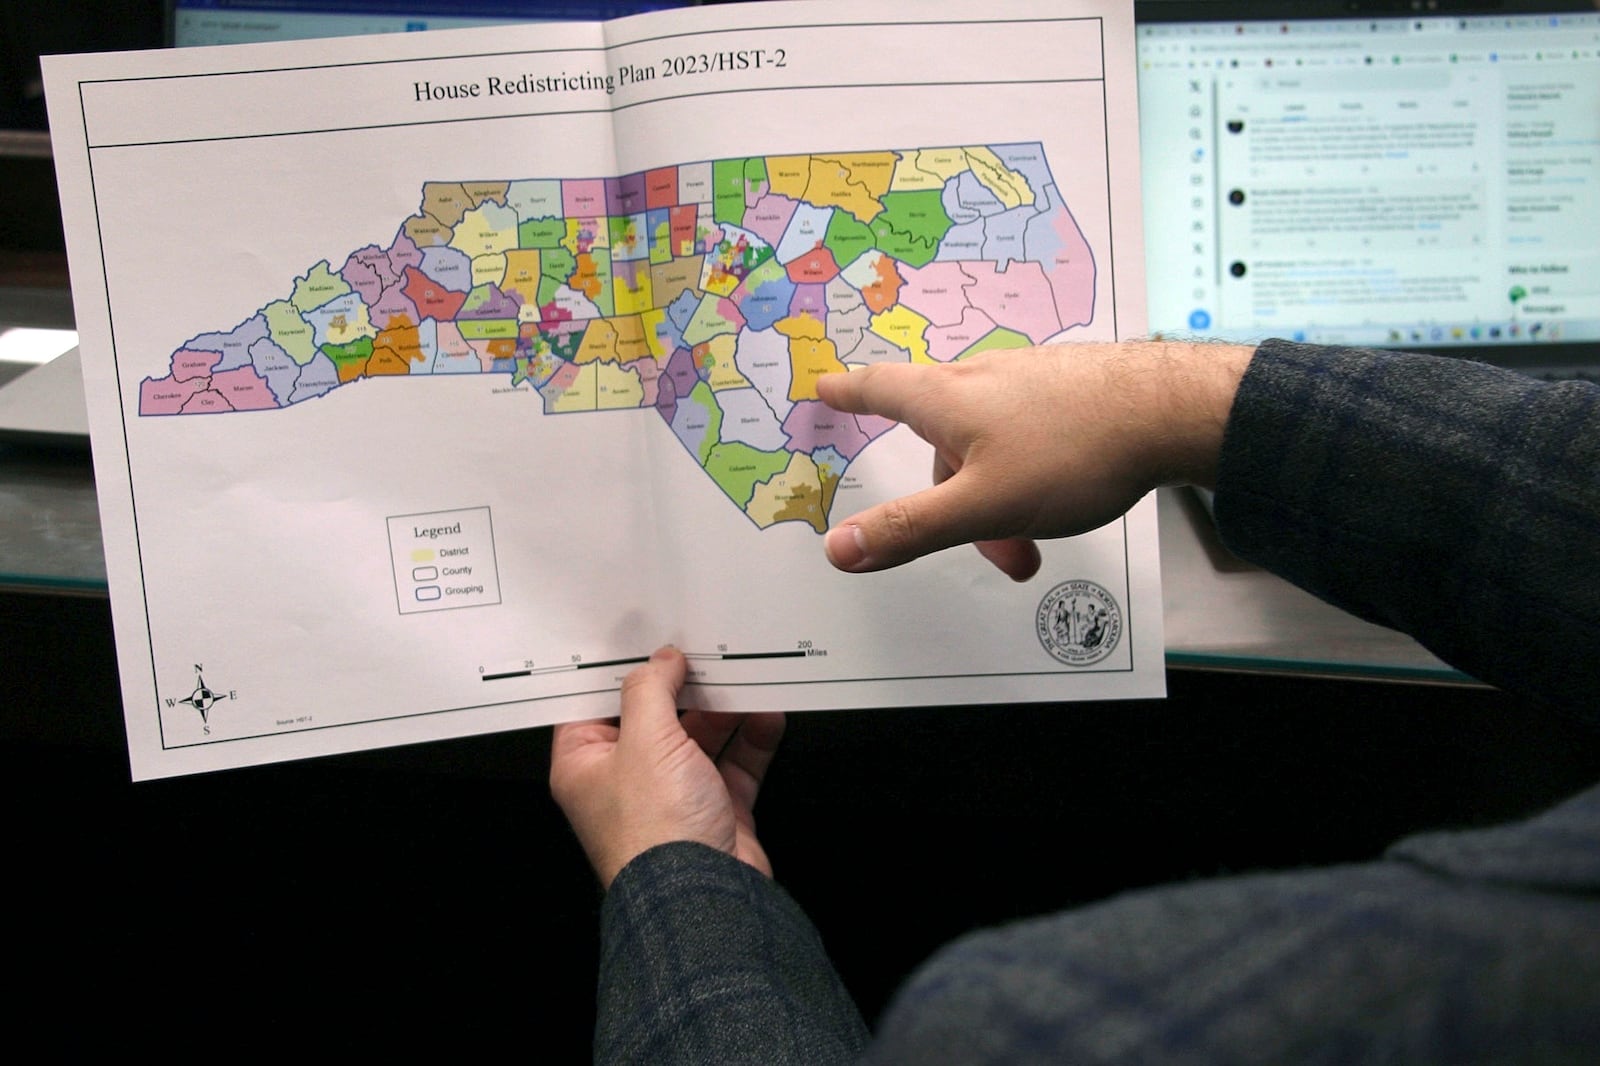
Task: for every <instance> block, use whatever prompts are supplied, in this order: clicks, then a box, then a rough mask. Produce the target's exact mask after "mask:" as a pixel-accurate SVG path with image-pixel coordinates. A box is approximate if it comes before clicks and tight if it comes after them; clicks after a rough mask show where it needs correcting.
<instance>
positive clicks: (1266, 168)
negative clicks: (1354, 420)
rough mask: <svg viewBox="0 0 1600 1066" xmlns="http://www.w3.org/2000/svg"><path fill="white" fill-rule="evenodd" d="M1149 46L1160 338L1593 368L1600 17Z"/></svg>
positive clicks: (1147, 193) (1239, 36) (1152, 225)
mask: <svg viewBox="0 0 1600 1066" xmlns="http://www.w3.org/2000/svg"><path fill="white" fill-rule="evenodd" d="M1138 33H1139V65H1140V72H1139V77H1140V99H1141V104H1140V140H1141V153H1142V159H1143V163H1142V166H1143V169H1144V185H1145V188H1144V197H1145V205H1146V207H1145V241H1146V252H1147V264H1146V265H1147V270H1148V276H1149V288H1150V293H1149V296H1150V301H1149V313H1150V324H1151V328H1152V330H1154V331H1158V332H1163V333H1170V334H1198V335H1203V336H1207V337H1216V338H1223V339H1230V340H1240V341H1253V340H1259V339H1261V338H1263V337H1267V336H1277V337H1287V338H1290V339H1300V340H1307V341H1312V342H1317V343H1345V344H1357V345H1374V346H1386V347H1421V348H1429V349H1437V350H1443V349H1447V348H1451V347H1453V346H1457V347H1459V346H1472V347H1479V348H1486V349H1487V350H1488V351H1489V352H1490V354H1489V355H1487V356H1485V357H1488V358H1493V351H1494V350H1495V349H1496V347H1497V346H1502V347H1504V349H1505V350H1506V351H1507V352H1508V353H1509V352H1510V350H1511V349H1512V348H1514V347H1516V348H1526V347H1528V346H1539V345H1561V344H1572V343H1574V342H1576V343H1577V344H1579V345H1583V346H1585V347H1584V348H1583V349H1582V350H1583V351H1584V352H1585V353H1586V354H1585V355H1583V356H1581V357H1583V358H1590V359H1593V358H1595V355H1594V353H1595V351H1596V348H1595V346H1594V344H1595V342H1600V13H1597V12H1594V11H1592V10H1591V11H1589V12H1581V13H1556V14H1539V15H1534V14H1516V15H1507V14H1498V15H1485V16H1479V15H1436V16H1425V17H1389V18H1340V19H1295V20H1292V21H1272V22H1266V21H1251V22H1216V21H1207V22H1172V23H1149V22H1146V23H1144V24H1142V25H1141V26H1140V28H1139V31H1138ZM1475 354H1476V353H1475ZM1540 359H1541V357H1540V356H1539V355H1538V354H1532V355H1528V354H1523V355H1521V356H1519V358H1518V359H1513V360H1510V361H1512V362H1519V361H1520V362H1522V363H1524V364H1528V363H1530V362H1531V363H1537V362H1539V361H1540Z"/></svg>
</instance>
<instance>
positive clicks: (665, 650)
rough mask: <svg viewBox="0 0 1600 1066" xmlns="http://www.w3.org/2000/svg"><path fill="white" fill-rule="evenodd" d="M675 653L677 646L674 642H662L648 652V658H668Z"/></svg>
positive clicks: (676, 652)
mask: <svg viewBox="0 0 1600 1066" xmlns="http://www.w3.org/2000/svg"><path fill="white" fill-rule="evenodd" d="M676 654H678V646H677V645H676V644H663V645H661V647H659V648H657V649H656V650H655V651H653V652H651V653H650V658H652V659H655V660H657V661H660V660H662V659H670V658H672V657H673V656H674V655H676Z"/></svg>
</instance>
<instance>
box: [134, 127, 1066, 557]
mask: <svg viewBox="0 0 1600 1066" xmlns="http://www.w3.org/2000/svg"><path fill="white" fill-rule="evenodd" d="M1094 270H1095V267H1094V259H1093V256H1092V254H1091V253H1090V250H1089V247H1088V244H1087V243H1086V242H1085V240H1084V238H1083V234H1082V233H1081V232H1080V231H1079V230H1078V227H1077V224H1076V223H1075V222H1074V221H1073V219H1072V216H1071V214H1070V212H1069V211H1068V210H1067V207H1066V205H1065V204H1063V203H1062V202H1061V199H1060V194H1059V192H1058V191H1057V187H1056V183H1055V180H1054V179H1053V177H1052V176H1051V173H1050V169H1049V166H1048V164H1047V163H1046V161H1045V158H1044V150H1043V147H1042V146H1041V145H1039V144H1023V145H997V146H973V147H957V148H923V149H909V150H904V149H902V150H897V151H881V152H832V153H818V154H812V155H786V156H770V157H760V156H756V157H749V158H735V159H721V160H716V161H713V162H703V163H690V164H685V165H681V166H667V167H660V168H657V169H653V170H650V171H646V172H643V173H636V174H629V175H624V176H622V177H618V178H576V179H572V178H569V179H519V180H514V181H471V182H430V183H428V184H427V185H425V186H423V189H422V198H421V206H420V207H419V209H418V211H417V214H415V215H413V216H412V217H411V218H409V219H407V220H406V221H405V222H404V223H403V224H402V225H401V226H400V228H399V230H398V232H397V233H396V234H395V236H394V239H393V241H391V242H390V243H389V244H388V245H387V246H386V247H379V246H377V245H370V246H368V247H366V248H362V249H359V250H357V251H354V252H352V253H351V254H350V256H349V258H348V259H346V260H345V261H344V262H343V263H342V264H341V265H340V266H338V267H337V268H335V267H333V266H332V265H330V264H329V263H328V262H326V261H324V262H320V263H317V264H316V265H315V266H312V267H311V268H310V269H309V270H308V271H307V272H306V273H305V274H304V275H302V276H300V277H299V278H296V279H295V281H294V284H293V288H292V290H291V291H288V292H286V293H285V294H284V295H283V298H281V299H276V300H273V301H272V302H270V303H267V304H265V305H264V306H263V307H262V308H261V310H260V311H259V312H257V313H256V314H255V315H254V316H252V317H251V318H249V319H248V320H246V321H245V322H243V323H241V324H239V325H238V326H235V327H234V328H233V329H231V330H228V331H226V332H216V333H203V334H201V335H199V336H196V337H194V338H192V339H191V340H189V341H188V342H187V343H186V344H185V345H184V346H183V347H182V348H180V349H179V350H178V351H176V352H174V353H173V355H172V359H171V369H170V373H168V374H166V375H165V376H163V377H159V378H147V379H146V380H145V381H144V382H143V384H142V386H141V388H140V394H139V413H140V414H141V415H176V414H184V415H193V414H220V413H225V412H236V411H262V410H269V409H273V408H279V407H287V406H289V405H291V404H297V403H304V402H306V401H309V400H314V399H317V398H318V397H321V396H324V395H326V394H327V393H329V392H330V391H332V390H334V389H336V388H339V387H340V386H344V385H349V384H351V383H353V382H357V381H359V380H360V379H362V378H367V377H375V376H378V375H408V376H413V377H415V376H425V375H430V374H504V375H507V376H509V378H510V380H511V382H512V384H520V383H522V382H528V383H529V384H531V385H532V386H534V387H535V388H536V389H537V390H538V391H539V394H540V396H541V397H542V398H543V400H544V411H545V413H546V414H575V413H581V412H590V411H601V410H615V409H619V408H654V409H655V410H656V411H657V412H658V413H659V414H660V416H661V418H662V419H664V420H665V421H666V422H667V423H668V424H669V425H670V426H671V427H672V432H673V434H674V435H675V436H676V437H677V438H678V440H679V442H681V443H682V444H683V446H684V448H685V449H686V450H687V451H688V452H689V454H690V455H692V456H693V457H694V459H695V462H696V463H698V464H699V466H700V467H701V469H702V470H704V471H705V473H706V475H707V476H708V477H710V478H711V479H712V480H713V481H715V482H716V484H717V486H718V487H719V488H720V489H721V490H722V491H723V492H724V493H726V494H727V496H728V498H729V499H730V500H732V501H733V502H734V503H735V504H736V505H737V506H738V507H739V508H740V509H741V510H742V511H743V512H744V513H745V515H747V516H748V517H749V518H750V519H751V521H753V522H755V524H756V525H757V526H759V527H762V528H765V527H767V526H769V525H772V524H774V523H776V522H785V521H798V522H804V523H806V524H808V525H810V526H812V527H813V528H814V529H815V530H816V531H817V532H818V533H823V532H826V531H827V528H828V517H829V512H830V509H831V507H832V504H833V499H834V492H835V489H836V488H837V487H838V485H839V481H840V479H841V478H842V477H843V476H844V472H845V470H846V468H847V467H848V466H849V465H850V463H851V461H852V460H854V459H855V458H856V456H857V455H859V454H860V453H861V450H862V449H863V448H865V447H866V446H867V445H868V444H869V443H870V442H871V441H872V440H873V439H874V438H875V437H877V436H879V435H881V434H883V433H885V432H887V431H888V430H889V429H890V428H892V426H893V423H890V422H888V421H886V420H884V419H881V418H875V417H871V416H860V417H858V416H855V415H849V414H840V413H838V412H836V411H833V410H832V409H831V408H829V407H827V406H826V405H824V404H823V403H821V402H820V401H819V400H818V399H817V393H816V386H815V382H816V379H817V377H818V376H820V375H822V374H831V373H840V372H843V371H845V370H846V369H847V367H848V366H852V365H853V366H862V365H866V364H868V363H877V362H886V361H900V362H913V363H944V362H950V361H951V360H955V359H960V358H963V357H965V356H968V355H972V354H974V353H976V352H981V351H985V350H988V349H992V348H1018V347H1022V346H1025V345H1029V344H1038V343H1042V342H1043V341H1045V340H1047V339H1049V338H1051V337H1053V336H1055V335H1057V334H1059V333H1061V332H1062V331H1063V330H1065V329H1068V328H1070V327H1074V326H1085V325H1088V324H1089V323H1090V322H1091V321H1092V320H1093V318H1094Z"/></svg>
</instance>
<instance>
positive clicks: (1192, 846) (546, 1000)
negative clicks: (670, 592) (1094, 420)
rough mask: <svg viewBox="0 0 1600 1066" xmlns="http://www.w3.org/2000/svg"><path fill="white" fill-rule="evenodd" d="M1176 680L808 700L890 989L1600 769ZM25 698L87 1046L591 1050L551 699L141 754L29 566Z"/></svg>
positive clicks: (10, 649)
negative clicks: (1099, 917)
mask: <svg viewBox="0 0 1600 1066" xmlns="http://www.w3.org/2000/svg"><path fill="white" fill-rule="evenodd" d="M1169 686H1170V693H1171V695H1170V698H1169V699H1167V700H1165V701H1135V702H1121V703H1090V704H1062V705H1042V706H1021V707H986V708H978V709H956V708H926V709H916V710H889V711H870V712H835V713H815V714H808V715H795V716H791V719H790V731H789V735H788V737H787V738H786V740H785V743H784V750H783V751H781V752H780V754H779V757H778V760H777V762H776V764H775V765H774V767H773V770H772V774H771V777H770V779H769V781H768V784H767V788H766V790H765V792H764V794H763V798H762V800H761V803H760V805H759V807H758V819H759V824H760V829H761V834H762V838H763V840H764V842H765V843H766V845H767V847H768V850H769V852H770V853H771V855H772V857H773V861H774V864H775V866H776V868H777V873H778V879H779V880H780V882H781V883H783V884H784V885H785V886H787V887H788V888H789V890H790V891H791V892H793V894H794V895H795V896H796V897H798V898H799V900H800V901H801V903H802V904H803V905H804V906H805V907H806V908H807V910H808V911H809V913H810V914H811V915H812V917H813V918H814V920H815V921H816V923H817V925H818V927H819V929H820V930H821V932H822V935H823V937H824V939H825V941H826V942H827V944H828V946H829V949H830V951H831V952H832V954H833V956H834V958H835V960H836V962H837V964H838V966H839V969H840V971H841V973H842V974H843V976H844V977H845V979H846V981H847V982H848V984H849V985H850V987H851V988H852V990H853V991H854V993H855V994H856V996H857V997H858V999H859V1000H860V1002H861V1005H862V1007H863V1009H864V1010H865V1011H866V1012H867V1013H868V1014H869V1015H875V1014H876V1013H877V1012H878V1011H879V1010H880V1009H881V1007H882V1006H883V1004H884V1001H885V1000H886V998H887V997H888V995H889V994H890V992H891V990H892V989H893V988H894V987H895V985H896V984H898V982H899V981H900V980H901V979H902V978H903V976H904V975H905V974H906V973H907V972H908V971H909V970H910V969H911V968H912V967H914V966H915V965H916V964H917V963H918V962H919V961H920V960H922V959H923V958H925V957H926V955H927V954H928V953H929V952H930V951H931V950H933V949H934V948H935V947H936V946H937V945H938V944H940V943H942V942H944V941H945V940H947V939H949V938H950V937H953V936H956V935H959V934H960V933H962V932H964V931H966V930H969V929H972V928H977V927H980V926H984V925H990V924H994V923H997V922H1004V921H1008V920H1012V919H1015V918H1019V917H1024V916H1027V915H1031V914H1036V913H1041V912H1046V911H1050V910H1054V909H1057V908H1060V907H1064V906H1070V905H1076V904H1082V903H1086V902H1090V901H1093V900H1097V899H1101V898H1104V897H1106V896H1109V895H1113V894H1115V893H1118V892H1123V891H1128V890H1133V889H1137V888H1139V887H1141V886H1146V885H1151V884H1157V883H1162V882H1168V881H1173V880H1182V879H1187V878H1191V877H1203V876H1212V875H1218V874H1226V873H1231V872H1241V871H1249V870H1257V869H1266V868H1284V867H1294V866H1302V865H1307V864H1321V863H1329V862H1341V861H1349V860H1359V859H1365V858H1369V857H1372V856H1375V855H1377V854H1378V853H1379V852H1380V851H1381V849H1382V848H1383V847H1384V846H1385V845H1386V844H1387V843H1388V842H1390V841H1391V840H1393V839H1394V838H1395V837H1397V836H1399V835H1401V834H1404V833H1406V832H1409V831H1412V830H1416V829H1423V828H1436V827H1446V826H1462V825H1474V824H1484V823H1488V822H1492V821H1497V820H1501V819H1506V818H1512V817H1516V816H1519V815H1521V814H1524V813H1528V812H1531V811H1533V810H1535V809H1538V808H1540V807H1542V806H1544V805H1546V804H1548V803H1551V802H1554V801H1555V800H1557V799H1559V798H1561V797H1562V796H1565V795H1567V794H1569V793H1571V792H1574V791H1577V790H1578V789H1580V788H1582V787H1584V786H1586V785H1588V784H1590V783H1592V782H1594V781H1595V780H1600V743H1597V741H1600V737H1597V736H1596V734H1595V733H1594V732H1593V731H1591V730H1589V729H1586V728H1584V727H1580V726H1578V725H1575V724H1572V723H1568V722H1564V721H1561V720H1558V719H1552V718H1549V717H1547V716H1543V715H1540V714H1537V713H1534V712H1531V711H1529V710H1528V709H1527V708H1524V707H1521V706H1519V705H1518V704H1517V703H1516V702H1514V701H1512V700H1510V699H1508V698H1506V697H1504V696H1502V695H1500V694H1498V693H1494V692H1490V691H1487V690H1480V689H1453V688H1427V687H1417V686H1405V685H1386V684H1366V683H1360V682H1354V681H1331V680H1296V679H1290V678H1281V677H1267V676H1245V675H1230V674H1212V673H1199V672H1189V671H1175V672H1172V673H1171V674H1170V675H1169ZM338 697H339V694H338V693H330V694H329V698H330V699H336V698H338ZM0 709H3V714H0V781H3V782H4V789H5V791H4V797H5V810H6V811H7V812H8V813H9V815H10V818H9V822H10V827H9V832H8V833H7V834H6V836H7V838H8V840H7V843H8V846H7V848H6V851H5V859H4V865H5V869H6V871H7V873H8V875H9V881H10V883H11V888H12V892H11V893H10V895H11V898H12V902H11V904H10V906H9V907H8V914H9V915H10V919H9V922H8V925H9V927H10V931H9V932H8V934H7V936H6V951H5V957H6V959H7V963H8V967H7V969H8V971H10V972H11V973H12V974H14V975H21V976H22V978H23V979H22V980H21V982H20V985H21V988H22V989H23V991H22V992H21V993H14V994H13V996H12V1003H11V1006H12V1008H13V1016H14V1017H17V1018H19V1019H27V1020H28V1021H29V1023H30V1025H31V1027H33V1028H35V1029H37V1030H38V1031H41V1032H47V1033H49V1034H51V1039H52V1040H54V1041H56V1042H58V1043H59V1044H60V1045H61V1046H62V1047H63V1048H73V1047H99V1046H104V1045H102V1044H101V1043H100V1042H101V1041H104V1040H107V1039H111V1040H113V1041H116V1042H117V1043H114V1044H113V1045H111V1046H124V1045H125V1046H129V1047H135V1046H137V1047H150V1048H153V1049H159V1050H166V1051H171V1052H189V1053H197V1054H198V1053H208V1052H218V1051H222V1052H224V1053H227V1052H229V1051H233V1050H235V1049H237V1048H241V1047H251V1048H261V1047H272V1048H275V1049H283V1050H289V1051H291V1052H293V1051H304V1052H314V1051H318V1050H321V1051H349V1052H353V1053H359V1054H380V1053H384V1052H396V1053H408V1052H418V1051H420V1050H422V1049H425V1048H437V1049H449V1050H451V1051H452V1052H453V1053H454V1054H457V1055H471V1054H474V1053H480V1052H495V1053H502V1052H504V1051H505V1050H507V1049H516V1050H518V1051H520V1052H525V1053H526V1055H527V1057H528V1058H529V1060H530V1061H533V1062H557V1063H560V1062H582V1061H586V1058H587V1054H588V1036H589V1032H590V1028H591V1026H592V1024H593V989H594V977H595V955H596V943H597V941H596V917H597V913H598V910H597V908H598V902H599V899H598V894H597V892H596V890H595V887H594V884H593V882H592V880H591V877H590V874H589V872H588V868H587V866H586V865H585V862H584V859H583V856H582V853H581V851H580V850H579V848H578V847H577V845H576V843H575V841H574V840H573V838H572V836H571V834H570V832H569V831H568V829H567V828H566V825H565V822H564V820H563V819H562V817H561V815H560V812H559V811H558V810H557V809H556V808H555V805H554V804H553V803H552V802H551V800H550V799H549V795H548V791H547V789H546V786H545V775H546V773H547V771H548V744H549V730H547V729H539V730H528V731H521V732H515V733H507V734H501V735H497V736H490V737H479V738H473V739H468V740H460V741H452V742H447V743H434V744H425V745H418V746H415V747H410V748H400V749H391V750H388V751H379V752H370V753H364V754H360V755H350V756H340V757H335V758H326V759H319V760H312V761H306V762H298V763H290V764H283V765H277V766H266V767H259V768H254V769H246V770H237V771H230V772H226V773H217V774H209V775H202V776H197V777H189V778H179V779H172V780H166V781H156V782H145V783H141V784H137V785H134V784H130V783H129V781H128V772H127V763H126V753H125V749H124V746H123V737H122V723H121V717H120V710H119V696H118V692H117V687H116V669H115V662H114V658H113V651H112V643H111V630H110V613H109V610H108V607H107V604H106V602H105V601H104V600H102V599H95V598H68V599H57V598H52V597H46V596H40V595H33V594H28V595H0Z"/></svg>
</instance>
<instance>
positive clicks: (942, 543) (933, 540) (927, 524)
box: [823, 471, 1003, 574]
mask: <svg viewBox="0 0 1600 1066" xmlns="http://www.w3.org/2000/svg"><path fill="white" fill-rule="evenodd" d="M984 495H985V493H984V489H983V487H982V483H981V482H980V481H979V480H978V479H976V478H975V477H973V476H971V475H970V474H969V472H967V471H961V472H958V473H956V474H955V475H953V476H952V477H950V478H949V479H948V480H946V481H943V482H941V483H940V484H938V485H935V486H933V487H932V488H928V489H923V490H922V491H921V492H916V493H912V494H911V495H910V496H902V497H900V498H899V499H895V500H890V501H889V502H888V503H881V504H879V505H878V506H876V507H872V508H869V509H868V510H865V511H862V512H861V513H860V514H856V515H852V516H851V517H849V518H846V519H845V520H844V521H843V522H841V523H839V524H838V525H836V526H834V527H833V529H831V530H829V531H828V536H827V538H826V539H825V540H824V541H823V550H824V551H826V552H827V555H828V561H829V562H830V563H832V564H833V565H834V566H835V567H836V568H838V569H840V570H844V571H847V572H848V573H852V574H864V573H868V572H870V571H873V570H887V569H889V568H890V567H893V566H900V565H901V564H903V563H909V562H910V561H911V560H913V559H919V558H921V557H922V556H924V555H928V554H930V553H932V552H936V551H940V550H941V549H944V548H951V547H954V546H955V545H957V544H967V543H970V542H972V541H978V540H987V539H992V538H995V537H996V536H997V535H1003V531H999V530H996V529H995V528H994V527H993V518H992V516H987V517H986V516H985V513H984V512H985V508H984V506H983V504H984Z"/></svg>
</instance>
